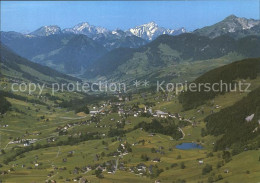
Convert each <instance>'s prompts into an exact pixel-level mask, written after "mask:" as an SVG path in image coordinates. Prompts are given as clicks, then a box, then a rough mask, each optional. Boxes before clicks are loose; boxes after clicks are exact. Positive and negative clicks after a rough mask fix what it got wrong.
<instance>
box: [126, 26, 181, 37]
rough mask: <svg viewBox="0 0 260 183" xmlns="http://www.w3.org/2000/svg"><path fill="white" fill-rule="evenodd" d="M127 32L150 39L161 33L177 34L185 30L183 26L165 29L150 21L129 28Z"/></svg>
mask: <svg viewBox="0 0 260 183" xmlns="http://www.w3.org/2000/svg"><path fill="white" fill-rule="evenodd" d="M129 32H130V33H131V34H133V35H135V36H137V37H140V38H143V39H145V40H148V41H151V40H154V39H155V38H157V37H158V36H160V35H162V34H168V35H179V34H182V33H185V32H186V30H185V29H184V28H181V29H177V30H173V29H166V28H163V27H159V26H158V25H157V24H156V23H155V22H150V23H147V24H143V25H140V26H137V27H135V28H131V29H129Z"/></svg>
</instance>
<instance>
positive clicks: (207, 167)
mask: <svg viewBox="0 0 260 183" xmlns="http://www.w3.org/2000/svg"><path fill="white" fill-rule="evenodd" d="M211 171H212V165H209V164H206V165H205V167H204V168H203V169H202V175H205V174H207V173H209V172H211Z"/></svg>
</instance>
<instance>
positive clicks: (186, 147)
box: [176, 142, 203, 150]
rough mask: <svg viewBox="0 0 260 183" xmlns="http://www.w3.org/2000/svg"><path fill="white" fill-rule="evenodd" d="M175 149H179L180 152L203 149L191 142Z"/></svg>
mask: <svg viewBox="0 0 260 183" xmlns="http://www.w3.org/2000/svg"><path fill="white" fill-rule="evenodd" d="M176 148H177V149H181V150H189V149H203V147H202V146H201V145H199V144H196V143H191V142H187V143H182V144H179V145H177V146H176Z"/></svg>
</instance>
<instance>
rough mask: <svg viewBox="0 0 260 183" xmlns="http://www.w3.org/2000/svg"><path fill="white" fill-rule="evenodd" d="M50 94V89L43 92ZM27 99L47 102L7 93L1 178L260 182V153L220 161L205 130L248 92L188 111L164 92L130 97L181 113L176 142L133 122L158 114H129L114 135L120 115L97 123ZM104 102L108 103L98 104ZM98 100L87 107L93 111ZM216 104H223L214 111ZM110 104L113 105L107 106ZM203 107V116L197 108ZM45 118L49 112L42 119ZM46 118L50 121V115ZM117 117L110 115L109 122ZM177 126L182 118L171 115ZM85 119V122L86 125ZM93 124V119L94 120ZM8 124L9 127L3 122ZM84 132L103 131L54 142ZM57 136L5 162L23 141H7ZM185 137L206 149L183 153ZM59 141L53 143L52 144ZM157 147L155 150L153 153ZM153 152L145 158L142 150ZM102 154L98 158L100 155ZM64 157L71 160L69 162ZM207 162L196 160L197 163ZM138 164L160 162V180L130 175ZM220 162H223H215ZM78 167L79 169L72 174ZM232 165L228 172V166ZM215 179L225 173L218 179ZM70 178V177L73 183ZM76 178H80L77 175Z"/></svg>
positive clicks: (141, 104) (228, 95) (66, 97)
mask: <svg viewBox="0 0 260 183" xmlns="http://www.w3.org/2000/svg"><path fill="white" fill-rule="evenodd" d="M259 81H260V80H259V78H258V79H256V80H253V81H250V82H251V83H252V87H253V88H254V87H255V86H259ZM46 92H50V91H48V90H45V91H44V93H46ZM19 95H21V96H26V97H28V99H35V100H38V101H41V102H43V103H44V105H41V104H35V103H30V102H26V101H22V100H18V99H13V98H7V100H8V101H10V102H11V103H12V111H8V112H7V113H6V114H4V115H2V116H1V119H0V121H1V128H0V135H1V149H3V150H4V151H5V153H3V152H2V153H1V155H0V162H1V163H0V164H1V165H2V167H1V171H6V172H7V174H1V175H0V180H2V181H3V182H8V183H14V182H17V183H18V182H19V183H20V182H25V183H27V182H45V181H46V180H47V181H48V180H56V182H65V181H66V179H67V180H68V182H72V181H74V179H75V178H78V177H83V178H86V179H87V180H88V181H90V182H102V183H103V182H104V183H106V182H107V183H112V182H116V183H117V182H129V183H130V182H154V181H155V180H160V181H161V182H167V183H168V182H169V183H171V182H184V180H185V181H186V182H191V183H193V182H194V183H198V182H202V181H203V182H210V181H211V179H212V180H214V181H215V182H223V183H224V182H229V183H237V182H239V183H251V182H252V183H257V182H259V181H260V175H259V172H260V166H259V156H260V151H259V150H250V151H244V152H242V153H240V154H238V155H235V156H232V160H231V161H229V162H227V163H223V164H222V162H223V158H222V151H217V152H213V143H214V142H215V141H216V139H217V138H218V137H214V136H210V135H207V136H205V137H202V136H201V130H202V128H205V122H204V121H203V120H204V118H205V117H206V116H207V115H209V114H210V113H211V111H212V110H213V111H214V112H218V111H219V110H221V109H223V108H225V107H228V106H231V105H232V104H234V103H235V102H236V101H238V100H240V99H242V98H243V97H244V96H246V95H247V94H246V93H226V94H224V95H220V96H217V97H216V98H215V99H214V101H209V102H208V103H207V104H205V105H202V106H199V107H198V108H197V109H192V110H189V111H183V110H182V106H181V104H180V103H179V102H178V100H177V96H175V95H173V94H172V97H170V98H171V99H169V100H168V101H167V100H166V99H165V97H164V94H162V93H146V96H145V97H143V96H142V95H141V94H134V95H133V97H132V100H131V101H129V102H123V103H124V108H125V109H127V108H131V107H133V106H134V105H135V104H136V105H138V106H139V107H140V108H143V107H144V104H145V103H147V102H152V103H154V106H153V107H152V110H153V111H155V110H157V109H160V110H162V111H165V112H170V113H173V114H174V113H179V114H180V115H181V116H183V118H185V119H189V121H190V122H189V123H190V124H188V125H187V126H184V127H182V130H183V133H184V134H185V136H184V137H183V138H182V139H177V140H175V139H172V138H171V137H170V136H167V135H163V134H159V133H156V134H154V135H151V134H150V133H148V132H145V131H144V130H142V129H140V128H137V129H134V126H136V125H137V124H139V123H140V122H142V121H145V122H147V123H150V122H151V121H152V119H153V117H141V116H138V117H134V116H129V117H128V118H126V119H125V121H126V124H125V125H124V127H123V128H120V129H121V130H125V131H126V133H125V135H123V136H121V137H120V138H118V137H109V136H108V134H109V130H110V129H118V128H117V125H118V123H120V122H122V121H123V117H122V116H119V115H118V113H116V112H111V113H108V114H106V115H100V116H98V117H99V121H98V122H94V120H93V118H92V117H91V115H90V114H84V113H78V114H76V113H75V111H72V110H69V109H67V108H61V107H58V106H57V105H55V103H54V101H51V100H46V98H44V97H38V96H36V95H27V94H25V93H19ZM57 96H58V97H60V98H62V99H64V100H69V99H71V98H80V97H82V95H81V94H78V93H76V94H75V93H69V92H67V93H58V94H57ZM101 103H104V101H102V102H100V104H101ZM97 105H99V104H89V107H90V108H91V109H92V108H93V107H94V106H97ZM216 105H219V106H220V107H219V108H216ZM108 108H110V106H108ZM201 110H203V111H204V113H201V112H200V111H201ZM43 116H44V117H43ZM47 119H48V120H47ZM112 119H113V120H112ZM173 120H174V122H175V123H176V124H178V123H179V122H180V120H178V119H173ZM86 121H88V122H87V123H83V122H86ZM89 121H92V122H91V123H90V122H89ZM68 124H75V125H72V126H71V127H70V128H69V129H68V130H67V134H66V135H59V132H58V131H57V128H58V127H60V128H63V127H64V126H66V125H68ZM4 125H8V126H7V127H4ZM79 133H82V134H87V133H98V134H104V135H102V136H101V137H100V138H97V139H93V140H84V141H81V142H77V143H75V144H72V145H63V144H58V143H57V144H55V143H56V142H59V141H66V140H67V139H68V138H69V137H77V136H78V135H79ZM51 137H54V138H55V142H51V143H50V144H53V146H51V147H41V148H39V149H34V150H31V151H28V152H26V153H23V154H22V155H20V156H17V157H16V158H15V159H14V160H13V161H10V162H9V163H8V164H4V163H3V162H4V159H5V158H6V157H8V156H9V155H12V154H13V153H14V151H15V150H17V149H19V148H24V147H23V144H22V143H19V144H14V143H13V144H11V143H10V142H12V141H15V140H18V139H37V141H36V143H35V144H46V142H47V139H50V138H51ZM126 142H127V143H129V144H130V145H131V149H132V152H128V153H127V154H125V155H122V156H113V155H110V154H111V153H112V154H113V153H114V152H116V151H117V150H118V147H119V146H120V144H125V143H126ZM185 142H188V143H190V142H196V143H199V144H201V145H202V146H203V148H202V149H191V150H180V149H177V148H176V145H178V144H181V143H185ZM54 144H55V145H54ZM152 149H155V150H158V152H152ZM144 154H145V155H146V156H148V157H149V160H148V161H146V160H143V159H142V155H144ZM97 155H98V158H96V157H97ZM155 158H160V162H153V161H152V160H153V159H155ZM65 160H66V161H65ZM201 160H202V161H203V163H199V161H201ZM109 161H112V162H117V161H118V163H119V164H120V163H123V164H124V168H125V170H121V169H118V170H116V171H115V173H108V171H104V172H103V173H102V174H103V175H104V178H97V177H96V175H95V169H93V170H90V171H82V169H83V167H86V166H89V165H90V166H93V165H98V164H99V165H101V164H103V163H105V162H109ZM139 163H143V164H145V165H146V166H147V167H149V166H150V165H153V166H156V167H157V168H158V169H162V170H163V171H162V172H161V173H160V174H159V176H157V177H150V176H148V175H144V174H143V175H142V174H140V173H136V172H131V171H130V168H131V167H136V166H137V165H138V164H139ZM219 163H221V166H219V167H218V165H219ZM206 164H209V165H212V170H211V171H210V172H209V173H206V174H202V172H203V168H204V167H205V166H206ZM75 169H76V170H77V171H76V172H75ZM226 170H228V173H225V171H226ZM218 177H221V179H219V178H218ZM69 180H70V181H69ZM77 181H78V180H77Z"/></svg>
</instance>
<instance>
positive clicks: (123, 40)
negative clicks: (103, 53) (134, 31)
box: [93, 29, 147, 50]
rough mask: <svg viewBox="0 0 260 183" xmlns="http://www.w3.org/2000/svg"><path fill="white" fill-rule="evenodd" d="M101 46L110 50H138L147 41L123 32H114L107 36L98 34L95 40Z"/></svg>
mask: <svg viewBox="0 0 260 183" xmlns="http://www.w3.org/2000/svg"><path fill="white" fill-rule="evenodd" d="M93 39H94V40H95V41H97V42H98V43H99V44H102V45H103V46H104V47H105V48H107V49H108V50H112V49H115V48H120V47H121V48H138V47H141V46H143V45H145V44H147V41H146V40H144V39H142V38H139V37H137V36H134V35H131V34H128V33H126V32H124V31H122V30H119V29H117V30H114V31H112V32H109V33H107V34H98V35H97V36H96V37H94V38H93Z"/></svg>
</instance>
